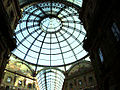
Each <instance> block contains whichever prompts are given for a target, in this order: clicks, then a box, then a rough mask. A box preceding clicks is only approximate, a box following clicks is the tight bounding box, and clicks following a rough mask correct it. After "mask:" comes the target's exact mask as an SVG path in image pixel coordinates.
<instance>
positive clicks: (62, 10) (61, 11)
mask: <svg viewBox="0 0 120 90" xmlns="http://www.w3.org/2000/svg"><path fill="white" fill-rule="evenodd" d="M66 7H67V6H64V7H63V8H61V9H60V11H59V12H58V13H57V16H58V15H59V14H60V13H61V12H62V11H63V10H65V8H66Z"/></svg>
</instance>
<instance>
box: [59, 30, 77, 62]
mask: <svg viewBox="0 0 120 90" xmlns="http://www.w3.org/2000/svg"><path fill="white" fill-rule="evenodd" d="M60 34H61V32H60ZM63 38H64V39H66V38H65V36H63ZM66 42H67V44H68V46H69V47H70V49H71V51H72V52H73V55H74V57H75V59H76V60H77V56H76V54H75V52H74V50H73V48H72V47H71V45H70V44H69V42H68V40H67V39H66Z"/></svg>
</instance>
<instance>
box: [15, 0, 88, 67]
mask: <svg viewBox="0 0 120 90" xmlns="http://www.w3.org/2000/svg"><path fill="white" fill-rule="evenodd" d="M63 2H66V4H65V3H62V2H52V3H51V2H50V1H46V2H39V3H38V2H37V3H34V4H32V5H29V6H27V7H25V8H23V13H22V15H23V17H22V18H21V19H20V21H19V24H18V25H17V27H16V30H15V33H16V39H17V48H16V49H15V50H14V51H13V54H15V55H16V56H17V57H19V58H20V59H22V60H24V61H26V62H28V63H32V64H35V65H39V66H63V65H68V64H70V63H74V62H76V61H78V60H80V59H81V58H83V57H84V56H86V54H87V53H86V52H85V50H83V48H82V41H83V39H84V37H85V30H84V29H83V26H82V25H81V21H80V19H79V13H78V12H79V11H78V10H79V8H78V7H76V6H75V5H74V4H72V5H71V4H70V3H69V2H67V1H63Z"/></svg>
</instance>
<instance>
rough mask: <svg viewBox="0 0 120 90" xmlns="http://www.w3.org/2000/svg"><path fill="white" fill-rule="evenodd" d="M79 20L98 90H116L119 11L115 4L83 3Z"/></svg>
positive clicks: (96, 0)
mask: <svg viewBox="0 0 120 90" xmlns="http://www.w3.org/2000/svg"><path fill="white" fill-rule="evenodd" d="M81 12H82V15H81V16H80V18H81V20H82V22H83V25H84V28H85V29H86V31H87V35H86V38H85V40H84V45H83V47H84V49H85V50H86V51H88V52H89V54H90V58H91V61H92V64H93V67H94V69H95V73H96V74H95V76H96V79H97V82H98V87H99V90H120V87H119V83H120V82H119V81H120V77H119V76H120V75H119V69H120V66H119V63H120V60H119V54H120V47H119V46H120V24H119V23H120V10H119V5H118V0H110V1H109V0H106V1H104V0H89V1H87V0H83V7H82V11H81Z"/></svg>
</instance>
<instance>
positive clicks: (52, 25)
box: [40, 17, 62, 33]
mask: <svg viewBox="0 0 120 90" xmlns="http://www.w3.org/2000/svg"><path fill="white" fill-rule="evenodd" d="M61 27H62V23H61V20H60V19H59V18H56V17H46V18H44V19H43V20H42V21H41V23H40V28H41V30H43V31H44V32H46V33H56V32H58V31H59V30H60V29H61Z"/></svg>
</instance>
